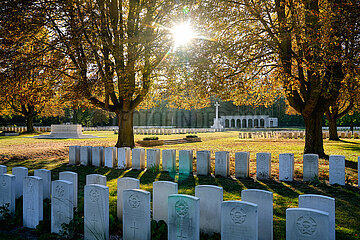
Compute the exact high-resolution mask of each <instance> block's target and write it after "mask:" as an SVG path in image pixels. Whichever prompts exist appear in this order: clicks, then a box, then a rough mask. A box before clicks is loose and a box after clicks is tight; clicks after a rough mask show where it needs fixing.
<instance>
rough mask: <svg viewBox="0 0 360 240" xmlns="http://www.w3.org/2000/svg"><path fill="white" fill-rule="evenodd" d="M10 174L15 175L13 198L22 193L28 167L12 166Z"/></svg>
mask: <svg viewBox="0 0 360 240" xmlns="http://www.w3.org/2000/svg"><path fill="white" fill-rule="evenodd" d="M12 174H13V175H15V198H19V197H21V196H22V195H23V182H24V178H25V177H27V176H28V169H27V168H25V167H14V168H13V169H12Z"/></svg>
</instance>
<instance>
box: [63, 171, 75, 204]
mask: <svg viewBox="0 0 360 240" xmlns="http://www.w3.org/2000/svg"><path fill="white" fill-rule="evenodd" d="M59 180H65V181H69V182H72V183H73V185H72V187H73V196H74V201H73V203H74V207H76V208H77V205H78V174H77V173H75V172H70V171H65V172H59Z"/></svg>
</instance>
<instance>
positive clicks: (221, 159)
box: [215, 151, 230, 177]
mask: <svg viewBox="0 0 360 240" xmlns="http://www.w3.org/2000/svg"><path fill="white" fill-rule="evenodd" d="M215 175H219V176H223V177H227V176H229V175H230V153H229V152H226V151H220V152H215Z"/></svg>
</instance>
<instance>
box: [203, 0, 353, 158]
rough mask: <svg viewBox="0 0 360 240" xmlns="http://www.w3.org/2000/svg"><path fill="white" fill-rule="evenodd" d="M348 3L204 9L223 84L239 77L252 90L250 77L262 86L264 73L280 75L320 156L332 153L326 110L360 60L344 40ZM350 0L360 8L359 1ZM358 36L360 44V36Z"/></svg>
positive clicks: (310, 146) (294, 1) (308, 148)
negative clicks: (326, 140) (325, 134)
mask: <svg viewBox="0 0 360 240" xmlns="http://www.w3.org/2000/svg"><path fill="white" fill-rule="evenodd" d="M343 2H344V1H340V0H324V1H318V0H274V1H267V0H258V1H250V0H235V1H215V0H214V1H207V4H203V8H202V10H201V14H202V15H206V16H208V19H207V20H204V21H202V22H201V24H205V25H207V29H209V30H210V32H212V33H214V35H215V38H216V40H217V41H214V43H213V44H209V45H210V46H209V52H210V54H208V56H210V59H215V60H216V62H215V63H214V65H216V69H217V70H216V71H213V72H215V74H216V76H223V77H222V78H221V77H220V78H219V77H218V78H217V79H221V80H220V82H219V83H220V85H221V84H227V85H229V86H231V84H232V82H234V80H235V81H237V82H239V83H238V86H239V87H240V89H246V87H247V84H248V83H249V81H250V83H252V84H255V85H256V83H258V84H259V85H260V84H261V82H260V81H259V79H264V77H265V78H267V79H271V78H273V79H276V80H277V81H278V82H280V83H281V87H282V91H284V94H285V96H286V98H287V101H288V103H289V105H290V106H291V107H292V108H294V109H295V110H296V111H297V112H298V113H300V114H301V115H302V117H303V118H304V121H305V127H306V139H305V147H304V153H316V154H319V156H320V157H325V156H326V155H325V152H324V148H323V140H322V119H323V116H324V113H325V111H326V110H327V109H328V108H329V107H330V106H331V105H332V104H334V103H335V102H336V99H337V98H338V96H339V94H340V89H341V83H342V82H343V80H344V77H345V76H346V72H345V71H346V69H345V65H346V64H345V63H349V62H352V64H353V63H354V61H357V60H358V58H357V59H356V58H353V56H352V57H350V56H349V55H348V54H346V51H347V49H346V46H344V45H343V43H344V42H342V41H340V39H341V37H342V31H343V27H344V26H343V25H342V21H341V18H340V16H341V7H340V3H342V4H344V3H343ZM345 2H346V4H352V5H353V10H354V9H358V8H357V7H356V6H358V2H356V1H351V0H348V1H345ZM199 9H200V8H199ZM349 10H351V9H349ZM354 11H357V10H354ZM355 24H356V25H358V22H357V23H355ZM355 40H356V41H355V44H357V45H358V40H359V39H358V37H355ZM353 54H357V56H358V53H353ZM211 56H212V57H211ZM210 64H211V63H210ZM234 76H239V77H238V78H234ZM241 80H242V81H243V82H241ZM229 82H230V83H229Z"/></svg>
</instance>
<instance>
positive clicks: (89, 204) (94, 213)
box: [84, 184, 109, 240]
mask: <svg viewBox="0 0 360 240" xmlns="http://www.w3.org/2000/svg"><path fill="white" fill-rule="evenodd" d="M84 239H85V240H98V239H103V240H107V239H109V188H108V187H106V186H103V185H99V184H90V185H85V191H84Z"/></svg>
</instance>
